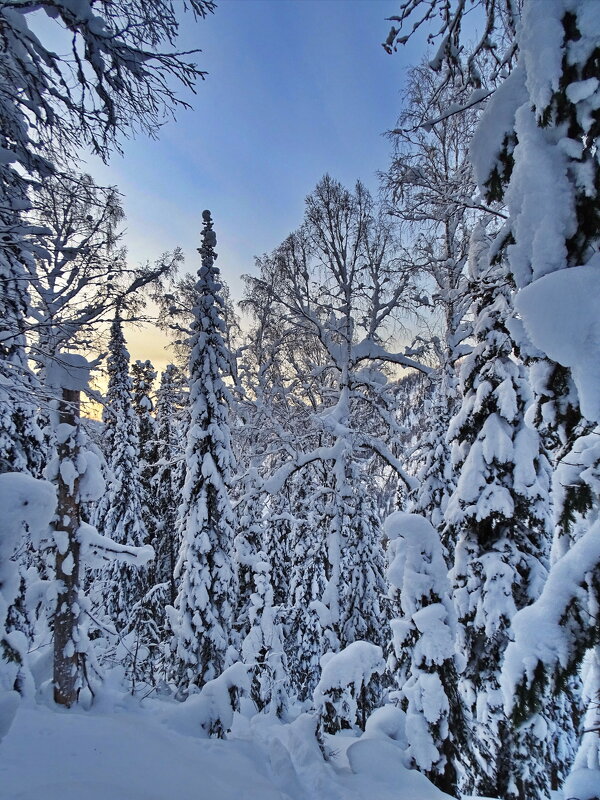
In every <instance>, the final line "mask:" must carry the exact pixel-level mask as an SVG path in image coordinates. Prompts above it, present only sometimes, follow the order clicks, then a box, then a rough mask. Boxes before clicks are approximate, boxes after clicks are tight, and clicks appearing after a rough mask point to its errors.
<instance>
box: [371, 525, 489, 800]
mask: <svg viewBox="0 0 600 800" xmlns="http://www.w3.org/2000/svg"><path fill="white" fill-rule="evenodd" d="M385 533H386V536H387V538H388V541H389V544H388V551H389V556H388V557H389V559H390V564H389V568H388V573H387V575H388V581H389V583H390V586H391V588H392V590H393V592H394V593H395V594H396V602H397V604H398V606H399V610H400V613H401V616H400V617H399V618H397V619H393V620H392V622H391V626H392V646H393V655H394V658H393V661H392V666H393V675H392V677H393V678H394V680H395V682H396V683H397V685H398V687H399V690H400V693H401V695H403V706H404V707H405V709H406V739H407V743H408V755H409V758H410V761H411V764H412V765H414V767H416V768H417V769H418V770H420V771H421V772H423V773H424V774H425V775H427V777H428V778H429V780H431V781H432V782H433V783H434V784H435V785H436V786H438V787H439V788H440V789H442V790H443V791H445V792H448V793H449V794H453V795H455V794H456V793H457V792H458V786H459V781H464V775H465V773H469V772H473V771H476V770H477V766H476V763H475V761H474V759H473V755H472V752H471V744H470V730H469V725H470V719H469V716H468V714H465V711H464V709H463V704H462V698H461V697H460V695H459V692H458V682H459V679H458V670H457V667H456V649H455V638H456V614H455V611H454V605H453V603H452V592H451V587H450V583H449V581H448V574H447V568H446V563H445V560H444V555H443V549H442V544H441V542H440V537H439V533H438V532H437V531H436V530H435V528H434V527H433V526H432V525H431V523H430V522H429V521H428V520H426V519H425V518H424V517H422V516H420V515H419V514H406V513H404V512H401V511H396V512H394V513H393V514H391V515H390V516H389V517H388V518H387V520H386V521H385Z"/></svg>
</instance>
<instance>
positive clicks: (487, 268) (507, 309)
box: [446, 248, 551, 800]
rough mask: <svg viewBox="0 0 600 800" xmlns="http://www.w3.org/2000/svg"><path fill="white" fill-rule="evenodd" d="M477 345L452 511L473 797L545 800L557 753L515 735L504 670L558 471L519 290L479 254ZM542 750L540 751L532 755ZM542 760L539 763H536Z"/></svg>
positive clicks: (537, 583) (538, 577) (460, 423)
mask: <svg viewBox="0 0 600 800" xmlns="http://www.w3.org/2000/svg"><path fill="white" fill-rule="evenodd" d="M470 266H471V273H472V278H473V279H475V280H476V281H477V290H476V292H477V294H476V299H475V315H476V318H475V323H474V335H475V337H476V345H475V347H474V349H473V352H472V353H471V354H470V355H469V356H467V357H466V358H465V359H464V361H463V363H462V366H461V372H460V384H461V391H462V395H463V400H462V405H461V407H460V410H459V411H458V413H457V414H456V416H455V417H454V419H453V420H452V423H451V426H450V429H449V431H448V439H449V442H450V443H451V445H452V453H453V460H454V464H455V466H456V468H457V469H458V470H459V477H458V481H457V486H456V489H455V491H454V493H453V494H452V496H451V498H450V501H449V503H448V508H447V511H446V520H447V523H448V529H449V536H450V538H452V539H454V541H455V542H456V551H455V562H454V569H453V573H452V578H453V583H454V601H455V604H456V609H457V614H458V621H459V651H461V652H463V653H464V655H465V669H464V670H463V672H462V673H461V683H462V692H463V694H464V696H465V697H467V698H469V701H468V706H469V707H468V709H467V710H468V712H470V713H471V715H472V718H473V721H474V725H475V737H476V741H478V746H479V747H480V759H481V763H483V764H485V765H486V767H485V770H484V774H483V775H475V776H473V783H469V778H468V777H467V785H466V786H465V787H463V791H470V792H471V791H475V792H476V793H478V794H485V795H493V796H497V797H502V798H514V800H517V799H518V798H522V797H531V798H545V797H546V796H547V794H548V789H549V786H548V766H547V751H546V745H545V742H544V739H543V738H542V739H540V738H538V732H539V731H540V730H541V729H542V728H544V727H545V725H544V724H542V725H541V726H537V727H536V726H535V725H534V724H533V722H532V723H531V724H529V725H528V726H527V727H526V728H523V729H521V730H520V731H517V732H514V731H512V730H511V726H510V724H509V722H508V720H507V719H506V717H505V715H504V711H503V698H502V692H501V689H500V670H501V665H502V660H503V656H504V651H505V649H506V646H507V644H508V641H509V629H510V624H511V620H512V618H513V617H514V615H515V613H516V612H517V611H518V610H519V609H521V608H523V607H525V606H527V605H529V604H530V603H531V602H533V601H534V600H535V599H536V598H537V597H538V595H539V593H540V591H541V587H542V586H543V582H544V580H545V577H546V570H547V565H548V554H549V542H550V539H551V518H550V502H549V490H550V466H549V462H548V458H547V456H546V453H545V450H544V447H543V445H542V443H541V441H540V438H539V436H538V434H537V433H536V432H535V431H534V430H532V429H530V428H529V427H527V426H526V424H525V411H526V409H527V407H528V405H529V403H530V388H529V384H528V380H527V375H526V372H525V368H524V367H523V365H522V364H521V363H520V362H519V361H518V359H517V358H515V355H514V352H513V350H514V344H513V340H512V337H511V334H510V330H509V320H510V318H511V314H512V308H511V287H510V282H509V279H508V278H507V276H506V274H505V272H504V270H503V269H502V267H501V266H491V265H490V264H489V251H488V250H487V249H486V248H479V250H478V252H477V255H476V256H475V257H474V259H473V262H472V263H471V265H470ZM534 748H535V750H534ZM531 752H536V764H533V763H532V762H529V763H527V761H528V759H529V756H530V753H531Z"/></svg>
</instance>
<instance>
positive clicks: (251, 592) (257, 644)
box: [235, 471, 289, 715]
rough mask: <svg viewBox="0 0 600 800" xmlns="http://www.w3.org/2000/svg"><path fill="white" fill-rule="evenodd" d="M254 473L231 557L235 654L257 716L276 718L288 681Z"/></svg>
mask: <svg viewBox="0 0 600 800" xmlns="http://www.w3.org/2000/svg"><path fill="white" fill-rule="evenodd" d="M258 481H259V478H258V474H257V473H256V471H252V472H250V474H249V475H248V480H247V481H246V483H245V489H246V491H245V495H244V501H243V510H242V512H241V513H239V514H238V517H237V529H238V532H237V534H236V537H235V557H236V564H237V567H238V576H239V577H238V586H239V589H238V598H239V601H238V612H237V614H236V617H237V625H236V627H237V628H238V630H239V632H240V634H241V647H240V651H241V655H242V660H243V661H244V663H245V664H247V665H248V666H250V667H251V668H252V687H251V696H252V699H253V700H254V703H255V705H256V707H257V708H258V710H259V711H262V710H263V709H266V710H268V711H271V712H274V713H277V714H280V715H281V714H282V713H283V712H284V711H285V710H286V708H287V704H288V694H289V689H288V676H287V664H286V658H285V653H284V650H283V639H284V634H283V628H282V624H281V618H280V614H279V609H277V608H276V607H275V606H274V602H273V585H272V578H271V565H270V563H269V558H268V555H267V554H266V552H265V551H264V550H263V549H262V539H263V537H262V534H263V530H264V524H265V508H264V503H265V497H264V496H263V494H262V493H261V492H260V490H259V489H258V486H257V483H258Z"/></svg>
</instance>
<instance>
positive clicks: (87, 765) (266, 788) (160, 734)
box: [0, 701, 447, 800]
mask: <svg viewBox="0 0 600 800" xmlns="http://www.w3.org/2000/svg"><path fill="white" fill-rule="evenodd" d="M186 705H187V704H185V703H184V704H170V703H167V702H157V701H154V702H152V703H148V702H146V704H145V707H144V708H140V707H139V705H138V704H137V702H135V703H133V702H132V703H127V702H122V703H121V704H120V706H121V707H120V708H119V707H114V706H113V707H112V708H108V707H106V709H105V710H104V711H103V710H101V708H102V706H101V707H100V708H98V709H94V710H93V711H88V712H86V711H83V710H71V711H62V710H56V709H55V708H49V707H46V706H35V707H31V706H29V707H28V706H25V705H22V706H21V707H20V708H19V710H18V712H17V715H16V718H15V720H14V722H13V724H12V727H11V728H10V730H9V732H8V734H7V735H6V737H5V738H4V739H3V740H2V742H1V743H0V798H1V800H444V798H447V795H444V794H442V793H441V792H439V791H438V790H437V789H436V788H435V787H433V786H432V785H431V784H430V783H429V782H428V781H427V780H426V778H424V777H423V776H422V775H420V774H419V773H417V772H415V771H409V770H407V769H406V768H405V767H404V766H403V765H402V753H401V750H400V748H399V745H398V742H396V741H394V740H393V739H392V738H389V737H386V736H385V734H384V733H383V732H382V730H381V729H379V732H377V731H371V734H370V735H365V736H364V737H362V738H361V739H359V740H357V739H354V738H350V737H339V736H338V737H335V738H332V739H330V740H329V741H328V743H327V745H328V748H329V750H330V751H331V754H332V755H331V762H330V763H328V762H326V761H324V760H323V758H322V756H321V753H320V750H319V747H318V745H317V743H316V740H315V739H314V736H313V735H312V731H313V730H314V723H313V720H312V719H311V717H309V716H308V715H302V716H301V717H300V718H299V719H297V720H296V721H295V722H294V723H292V724H288V725H283V724H281V723H278V722H273V721H272V720H269V719H267V718H265V717H263V718H262V719H260V718H255V719H254V720H253V721H251V722H249V721H247V720H245V719H242V718H240V719H239V720H238V725H237V728H238V730H237V731H236V736H235V738H232V739H230V740H228V741H221V740H216V739H206V738H201V737H203V736H204V734H202V731H201V728H200V726H199V725H198V728H197V730H198V735H194V730H195V726H194V720H193V712H192V711H191V709H192V707H193V706H190V708H189V709H186Z"/></svg>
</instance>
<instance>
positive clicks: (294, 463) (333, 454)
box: [262, 439, 346, 495]
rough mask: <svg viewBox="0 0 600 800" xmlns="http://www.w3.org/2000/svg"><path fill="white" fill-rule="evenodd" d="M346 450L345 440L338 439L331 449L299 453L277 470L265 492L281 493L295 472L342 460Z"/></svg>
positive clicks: (267, 482) (264, 487)
mask: <svg viewBox="0 0 600 800" xmlns="http://www.w3.org/2000/svg"><path fill="white" fill-rule="evenodd" d="M345 448H346V442H345V441H344V439H338V440H337V442H336V443H335V444H334V445H332V446H331V447H317V448H316V449H315V450H311V451H310V453H298V454H297V455H296V456H295V458H293V459H292V460H291V461H288V462H287V463H286V464H283V465H282V466H281V467H279V469H278V470H276V471H275V472H274V473H273V475H271V477H270V478H269V479H268V480H267V481H265V483H264V484H263V487H262V488H263V490H264V491H265V492H267V494H270V495H273V494H277V492H279V491H281V489H282V487H283V485H284V483H285V482H286V481H287V479H288V478H289V477H291V476H292V475H293V474H294V473H295V472H297V471H298V470H299V469H302V467H305V466H306V465H307V464H311V463H312V462H313V461H335V460H336V459H338V458H340V457H341V456H342V455H343V453H344V450H345Z"/></svg>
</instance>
